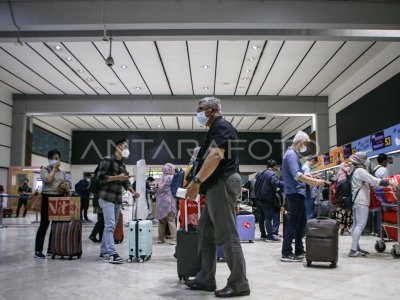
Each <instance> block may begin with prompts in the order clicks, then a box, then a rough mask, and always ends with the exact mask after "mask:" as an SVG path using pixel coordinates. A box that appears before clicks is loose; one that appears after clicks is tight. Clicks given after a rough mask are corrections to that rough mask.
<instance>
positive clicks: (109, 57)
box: [106, 38, 114, 68]
mask: <svg viewBox="0 0 400 300" xmlns="http://www.w3.org/2000/svg"><path fill="white" fill-rule="evenodd" d="M111 49H112V38H110V55H109V56H108V58H107V59H106V64H107V66H109V67H110V68H111V67H112V66H113V65H114V58H113V57H112V56H111Z"/></svg>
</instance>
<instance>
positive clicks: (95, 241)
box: [89, 236, 101, 243]
mask: <svg viewBox="0 0 400 300" xmlns="http://www.w3.org/2000/svg"><path fill="white" fill-rule="evenodd" d="M89 240H91V241H92V242H93V243H100V242H101V241H100V240H98V239H96V237H95V236H89Z"/></svg>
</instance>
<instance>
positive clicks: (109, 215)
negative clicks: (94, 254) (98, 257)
mask: <svg viewBox="0 0 400 300" xmlns="http://www.w3.org/2000/svg"><path fill="white" fill-rule="evenodd" d="M99 205H100V207H101V208H102V210H103V216H104V233H103V238H102V239H101V247H100V251H101V253H107V254H108V255H110V256H111V255H114V254H117V250H116V249H115V243H114V230H115V225H116V224H117V222H118V217H119V212H120V205H119V204H114V203H112V202H108V201H105V200H103V199H101V198H100V199H99Z"/></svg>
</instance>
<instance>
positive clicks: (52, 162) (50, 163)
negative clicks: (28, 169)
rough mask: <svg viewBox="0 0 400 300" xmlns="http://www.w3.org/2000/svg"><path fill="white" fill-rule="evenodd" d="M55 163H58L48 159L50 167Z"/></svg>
mask: <svg viewBox="0 0 400 300" xmlns="http://www.w3.org/2000/svg"><path fill="white" fill-rule="evenodd" d="M57 162H58V160H56V159H49V165H50V166H52V167H53V166H54V165H55V164H56V163H57Z"/></svg>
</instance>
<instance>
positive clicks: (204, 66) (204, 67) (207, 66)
mask: <svg viewBox="0 0 400 300" xmlns="http://www.w3.org/2000/svg"><path fill="white" fill-rule="evenodd" d="M201 67H202V68H203V69H208V68H209V67H210V66H209V65H203V66H201Z"/></svg>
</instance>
